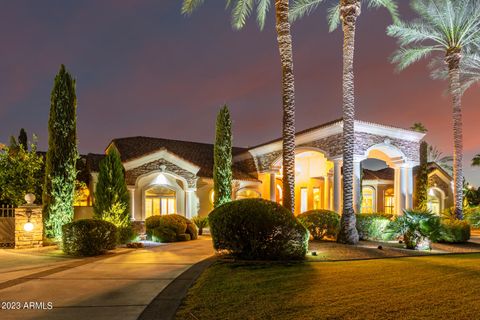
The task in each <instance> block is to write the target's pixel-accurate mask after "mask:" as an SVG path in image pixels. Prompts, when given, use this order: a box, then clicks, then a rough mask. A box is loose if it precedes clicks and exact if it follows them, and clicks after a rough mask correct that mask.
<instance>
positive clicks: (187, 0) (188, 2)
mask: <svg viewBox="0 0 480 320" xmlns="http://www.w3.org/2000/svg"><path fill="white" fill-rule="evenodd" d="M204 1H205V0H183V3H182V9H181V12H182V14H184V15H191V14H192V13H193V11H195V9H197V8H198V7H200V6H201V5H202V4H203V2H204Z"/></svg>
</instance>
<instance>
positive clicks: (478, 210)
mask: <svg viewBox="0 0 480 320" xmlns="http://www.w3.org/2000/svg"><path fill="white" fill-rule="evenodd" d="M464 214H465V220H466V221H467V222H468V223H470V225H471V226H472V228H474V229H480V207H470V208H466V209H465V210H464Z"/></svg>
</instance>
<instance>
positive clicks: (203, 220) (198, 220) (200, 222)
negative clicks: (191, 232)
mask: <svg viewBox="0 0 480 320" xmlns="http://www.w3.org/2000/svg"><path fill="white" fill-rule="evenodd" d="M192 221H193V223H195V225H196V226H197V228H198V235H200V236H201V235H202V234H203V228H206V227H208V217H198V216H197V217H194V218H193V219H192Z"/></svg>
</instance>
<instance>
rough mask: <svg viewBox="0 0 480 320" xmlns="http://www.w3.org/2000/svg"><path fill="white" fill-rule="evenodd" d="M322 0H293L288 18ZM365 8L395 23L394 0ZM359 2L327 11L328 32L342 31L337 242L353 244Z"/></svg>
mask: <svg viewBox="0 0 480 320" xmlns="http://www.w3.org/2000/svg"><path fill="white" fill-rule="evenodd" d="M323 1H324V0H295V1H294V3H293V6H292V11H291V19H292V20H296V19H299V18H301V17H303V16H305V15H307V14H310V13H311V12H313V11H314V10H315V9H316V8H317V7H318V5H319V4H320V3H322V2H323ZM363 2H366V3H367V5H368V7H376V8H378V7H385V8H387V10H388V11H389V12H390V13H391V15H392V17H393V18H394V21H397V16H398V13H397V5H396V3H395V1H394V0H363ZM361 5H362V0H340V1H339V3H338V4H337V5H335V6H334V7H332V8H330V9H329V14H328V15H329V25H330V31H333V30H335V29H336V28H337V27H338V26H339V24H340V22H342V28H343V214H342V219H341V227H340V232H339V234H338V238H337V239H338V242H341V243H347V244H356V243H357V242H358V232H357V229H356V217H355V211H354V209H353V148H354V143H355V137H354V120H355V90H354V72H353V57H354V51H355V28H356V22H357V18H358V16H360V12H361Z"/></svg>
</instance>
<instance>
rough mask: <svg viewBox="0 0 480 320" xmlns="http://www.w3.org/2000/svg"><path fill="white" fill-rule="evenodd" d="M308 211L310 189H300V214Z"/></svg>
mask: <svg viewBox="0 0 480 320" xmlns="http://www.w3.org/2000/svg"><path fill="white" fill-rule="evenodd" d="M307 210H308V189H307V188H300V213H302V212H305V211H307Z"/></svg>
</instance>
